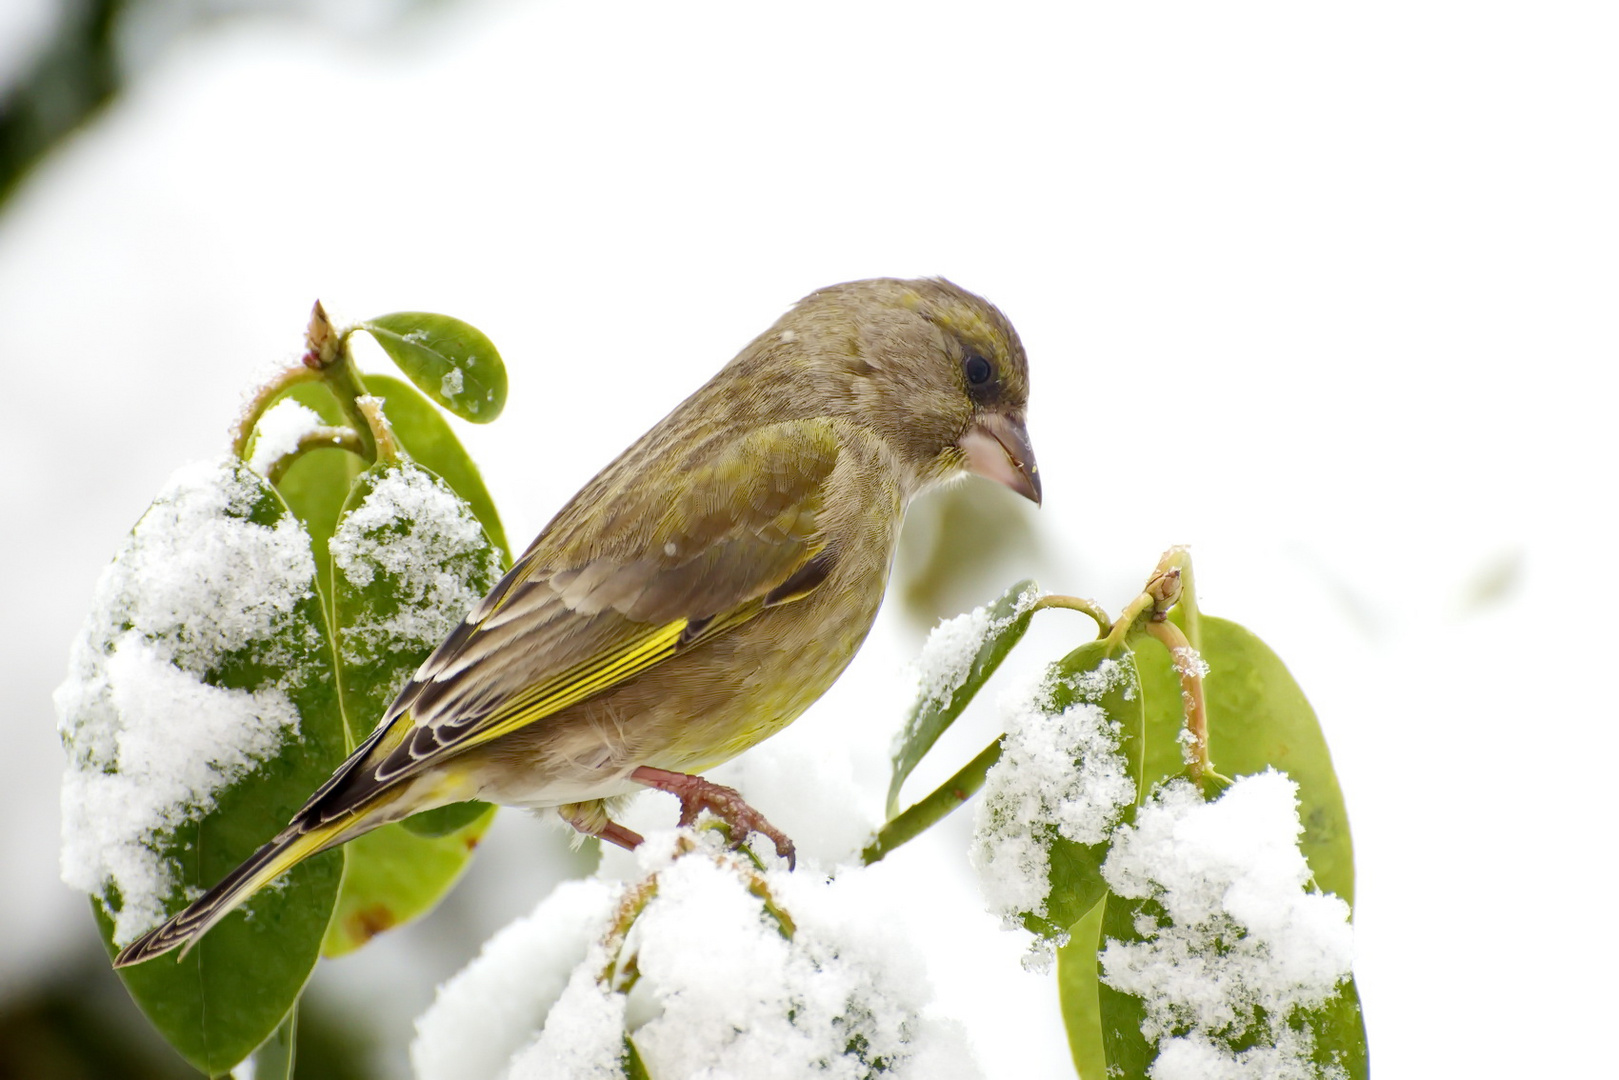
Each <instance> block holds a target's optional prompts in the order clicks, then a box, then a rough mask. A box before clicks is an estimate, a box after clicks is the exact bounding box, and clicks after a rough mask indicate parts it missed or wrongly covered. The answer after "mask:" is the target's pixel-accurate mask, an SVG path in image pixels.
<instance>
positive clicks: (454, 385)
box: [438, 368, 465, 398]
mask: <svg viewBox="0 0 1619 1080" xmlns="http://www.w3.org/2000/svg"><path fill="white" fill-rule="evenodd" d="M464 388H465V383H464V381H463V377H462V375H461V369H460V368H451V369H450V370H449V371H446V372H445V373H444V378H442V379H440V380H439V383H438V392H439V393H440V394H442V395H443V396H445V397H447V398H453V397H455V396H457V395H458V394H460V393H461V391H462V390H463V389H464Z"/></svg>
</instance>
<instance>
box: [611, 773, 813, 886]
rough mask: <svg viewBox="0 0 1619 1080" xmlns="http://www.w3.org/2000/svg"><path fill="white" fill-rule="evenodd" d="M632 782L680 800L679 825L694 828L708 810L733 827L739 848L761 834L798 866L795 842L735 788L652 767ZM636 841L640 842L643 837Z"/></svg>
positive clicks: (789, 864) (639, 774)
mask: <svg viewBox="0 0 1619 1080" xmlns="http://www.w3.org/2000/svg"><path fill="white" fill-rule="evenodd" d="M630 779H631V780H634V781H635V782H636V783H638V784H645V785H646V786H647V787H649V788H656V789H657V790H659V791H667V792H668V793H669V794H671V795H673V796H674V797H675V798H677V799H679V800H680V824H682V825H692V824H695V823H696V821H697V815H698V814H701V813H702V812H703V811H704V810H707V811H709V812H711V813H712V814H713V815H714V816H715V817H717V818H719V819H720V820H721V821H723V822H725V823H726V824H727V825H729V826H731V829H732V832H733V835H734V838H735V842H736V843H737V844H741V843H742V842H743V841H745V840H746V839H747V836H748V834H749V833H755V832H756V833H760V834H762V835H764V836H766V837H769V839H770V841H771V843H773V844H775V845H776V854H777V855H780V856H781V857H782V858H784V859H786V860H787V867H788V869H791V868H792V867H793V865H794V863H795V862H796V852H795V851H794V849H793V842H792V841H791V840H789V839H787V834H786V833H784V832H782V831H781V830H780V829H778V828H776V827H775V826H774V825H772V824H770V822H768V821H766V820H765V816H764V815H763V814H761V813H759V811H757V810H755V809H754V808H753V807H751V806H749V805H748V803H747V800H746V799H744V798H743V797H742V796H741V794H740V793H739V792H738V791H737V790H736V789H735V788H728V787H725V786H723V785H721V784H715V783H712V782H711V781H708V780H704V779H703V778H702V777H701V776H691V775H688V774H687V773H678V772H670V771H669V770H668V769H654V768H652V767H651V766H649V765H643V766H641V767H640V768H638V769H636V770H635V771H634V772H632V773H630ZM614 828H618V826H614ZM624 831H625V832H628V831H629V830H628V829H625V830H624ZM631 835H634V834H633V833H632V834H631ZM636 839H637V840H639V839H640V837H636ZM614 842H615V843H616V842H617V841H614Z"/></svg>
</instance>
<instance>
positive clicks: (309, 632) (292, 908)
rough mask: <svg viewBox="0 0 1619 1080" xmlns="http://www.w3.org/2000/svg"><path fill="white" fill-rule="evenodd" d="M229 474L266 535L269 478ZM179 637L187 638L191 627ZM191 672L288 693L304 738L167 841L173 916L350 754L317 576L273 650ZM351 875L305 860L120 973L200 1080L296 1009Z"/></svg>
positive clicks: (271, 520)
mask: <svg viewBox="0 0 1619 1080" xmlns="http://www.w3.org/2000/svg"><path fill="white" fill-rule="evenodd" d="M233 475H234V480H235V481H236V482H239V483H242V484H249V485H253V487H254V488H255V489H257V492H258V494H257V497H256V501H255V502H254V503H253V505H252V507H251V510H250V511H248V512H247V513H245V514H242V515H237V514H236V513H235V512H234V511H233V510H227V511H226V512H227V513H228V514H231V516H242V517H244V518H245V520H248V521H251V522H253V523H255V524H258V525H263V526H266V527H275V526H276V525H277V524H278V523H279V522H281V521H282V520H283V519H284V518H285V516H286V514H287V509H286V507H285V505H284V504H283V503H282V501H281V499H280V498H279V497H278V496H277V495H276V493H275V492H274V491H273V490H272V489H271V488H270V487H269V485H268V484H267V483H266V482H265V481H264V480H263V479H262V478H261V477H259V476H258V475H257V474H256V473H254V472H252V471H251V470H250V469H248V468H247V467H246V466H245V465H241V464H237V465H236V466H235V467H234V474H233ZM171 632H172V633H175V634H177V635H182V636H183V635H185V634H186V632H187V631H186V628H185V627H183V626H182V627H177V628H174V629H173V630H172V631H171ZM194 674H196V675H198V676H199V677H200V678H201V680H202V681H203V682H205V683H207V684H208V685H210V686H215V687H219V688H223V689H233V690H246V691H250V692H257V691H263V690H268V689H270V688H274V687H279V688H281V689H282V690H284V691H285V693H286V694H287V696H288V697H289V698H290V700H291V701H292V704H293V705H294V706H295V707H296V709H297V712H298V716H299V733H298V737H297V738H296V739H291V740H289V741H288V742H287V744H286V745H285V746H284V747H283V748H282V750H281V752H280V753H279V754H277V755H276V756H275V757H274V758H271V759H269V760H266V761H264V762H262V763H260V764H259V765H258V766H256V767H255V768H253V769H252V770H251V771H249V772H248V773H247V774H246V775H244V776H243V777H241V778H240V779H239V780H237V781H236V782H235V783H232V784H230V785H228V786H227V787H225V788H224V789H223V790H221V791H219V792H217V793H216V795H215V800H214V808H213V809H212V810H211V811H210V812H209V813H208V814H207V815H206V816H205V817H204V818H203V819H202V820H201V821H194V822H188V823H186V824H183V825H181V826H178V827H176V828H174V829H173V830H172V832H169V833H166V834H160V844H161V851H162V855H163V858H164V860H165V861H166V862H167V864H168V865H169V867H170V869H171V870H172V872H173V874H174V876H175V878H176V879H177V880H178V886H177V888H176V890H175V892H174V894H173V895H172V896H171V897H170V899H169V903H168V910H169V911H170V912H171V913H172V912H174V911H178V910H179V909H180V908H181V907H182V906H183V905H184V904H185V903H186V902H187V900H188V899H189V897H191V896H194V895H196V894H198V893H200V892H202V891H203V890H204V889H206V888H208V887H209V886H212V885H213V884H215V883H216V882H217V881H218V880H219V879H220V878H222V877H224V876H225V874H227V873H228V872H229V871H231V870H232V869H234V868H235V867H236V866H237V864H239V863H240V862H242V861H243V860H244V859H246V858H247V857H248V856H249V855H251V854H252V853H253V852H254V851H255V850H256V849H257V848H258V847H259V846H260V845H261V844H263V843H264V842H265V841H266V840H268V839H269V838H270V837H272V836H274V835H275V834H276V832H277V831H279V830H280V829H281V827H282V826H284V825H285V824H286V823H287V821H288V820H290V819H291V817H292V815H293V814H294V813H295V812H296V811H297V810H298V808H299V807H300V806H302V805H303V802H304V800H305V799H306V798H307V797H308V796H309V794H310V793H311V792H313V791H314V790H315V789H316V788H318V787H319V786H320V785H321V783H322V782H324V781H325V779H326V777H327V776H328V775H329V774H330V773H331V772H332V771H333V770H334V769H335V768H336V767H337V765H338V764H339V763H340V762H341V761H342V759H343V755H344V740H343V721H342V716H341V714H340V712H339V710H338V703H337V700H336V694H335V691H334V689H333V684H334V680H333V673H332V667H331V646H330V642H329V639H328V637H327V629H326V622H325V618H324V615H323V613H322V609H321V604H320V601H319V598H318V596H317V594H316V592H315V582H314V580H313V578H311V579H310V581H309V591H308V593H307V595H306V596H305V597H304V598H303V599H302V600H300V601H299V602H298V603H297V605H296V606H295V608H294V609H293V610H292V611H291V612H290V614H289V615H288V617H287V618H286V619H285V620H284V621H283V622H281V623H280V624H279V625H278V631H277V634H276V636H275V637H274V639H273V640H266V641H261V642H255V643H252V644H250V645H249V646H247V647H245V648H244V649H243V650H242V651H241V652H240V653H237V654H233V655H230V656H228V657H226V658H224V659H223V660H221V661H220V662H218V663H217V664H215V665H214V666H213V667H212V668H210V669H208V670H206V671H201V672H195V673H194ZM175 720H176V723H180V722H182V718H180V717H176V718H175ZM342 869H343V854H342V852H341V851H330V852H326V853H323V854H321V855H317V856H314V857H313V858H310V859H307V860H305V861H304V862H302V863H300V864H298V865H297V866H295V867H293V868H292V869H291V870H290V871H288V872H287V873H286V874H285V875H283V876H282V877H281V878H280V879H278V881H277V883H276V884H275V886H274V887H272V888H267V889H265V890H263V891H261V892H260V893H258V894H257V895H255V896H254V897H252V898H251V899H250V900H248V901H247V903H246V904H244V905H243V906H242V907H241V908H239V909H238V910H236V911H235V912H233V913H231V914H230V915H228V916H226V917H225V918H224V919H223V920H222V921H221V922H220V923H219V924H218V925H217V926H215V927H214V928H213V929H212V930H211V931H209V932H208V934H206V935H205V936H204V937H203V938H202V939H201V940H200V941H199V942H198V943H197V944H196V946H195V947H194V948H192V950H191V951H190V952H189V953H188V954H187V955H186V956H185V958H184V959H183V960H180V961H178V962H176V961H175V960H174V959H173V957H172V956H166V957H159V958H156V959H154V960H151V961H149V962H147V963H144V964H140V965H137V966H135V967H129V968H122V969H120V970H119V972H118V974H119V976H120V977H121V978H122V979H123V981H124V984H125V986H126V987H127V988H128V989H129V993H130V996H131V997H133V998H134V999H135V1002H136V1004H137V1005H139V1006H140V1008H141V1010H142V1011H143V1012H144V1013H145V1014H146V1015H147V1017H148V1018H149V1019H150V1020H151V1021H152V1024H153V1025H154V1026H155V1027H156V1028H157V1029H158V1031H159V1032H160V1033H161V1034H162V1035H163V1037H164V1038H165V1039H167V1040H168V1041H169V1042H170V1044H171V1045H173V1046H174V1048H175V1049H176V1050H177V1051H179V1053H180V1054H181V1055H182V1056H183V1057H184V1058H185V1059H186V1060H187V1061H189V1062H190V1063H191V1064H192V1065H194V1066H196V1067H197V1068H198V1069H200V1070H202V1071H203V1072H204V1073H207V1074H210V1075H214V1074H218V1073H223V1072H225V1071H227V1070H229V1069H230V1068H232V1067H233V1066H235V1065H236V1064H237V1063H238V1062H240V1061H241V1060H242V1059H243V1058H245V1057H247V1055H248V1054H250V1053H251V1052H252V1051H253V1050H254V1048H255V1047H257V1046H259V1045H260V1044H261V1043H263V1042H264V1041H265V1039H266V1038H268V1037H269V1036H270V1035H271V1034H272V1033H273V1032H274V1031H275V1030H276V1029H277V1028H278V1027H279V1026H280V1024H281V1023H282V1021H283V1020H284V1019H285V1018H286V1016H287V1015H288V1012H289V1010H291V1009H292V1007H293V1006H294V1004H295V1003H296V1001H297V1000H298V995H299V993H300V992H301V990H302V989H303V986H304V983H305V981H306V980H307V979H308V977H309V974H310V971H311V970H312V969H313V967H314V964H315V960H316V958H317V956H318V954H319V948H320V941H321V938H322V936H323V935H324V934H325V931H326V924H327V922H328V921H329V919H330V918H331V914H332V910H333V906H334V903H335V900H336V896H337V889H338V882H339V879H340V877H341V875H342ZM108 903H109V904H110V910H109V909H108V908H104V907H103V906H102V904H101V902H99V901H93V905H94V907H95V914H96V918H97V922H98V924H99V925H100V928H101V932H102V938H103V941H104V943H105V944H106V946H107V950H108V954H109V955H112V954H113V953H115V952H116V949H115V948H114V947H113V945H112V931H113V921H112V914H111V913H112V911H115V910H117V909H118V908H119V906H120V903H121V901H120V900H119V899H118V898H117V897H116V895H114V896H110V897H109V898H108Z"/></svg>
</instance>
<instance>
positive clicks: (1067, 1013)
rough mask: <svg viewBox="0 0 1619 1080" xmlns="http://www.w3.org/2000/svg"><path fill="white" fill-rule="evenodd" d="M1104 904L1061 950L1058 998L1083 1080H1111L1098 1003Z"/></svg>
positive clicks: (1072, 932)
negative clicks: (1103, 1045) (1100, 940)
mask: <svg viewBox="0 0 1619 1080" xmlns="http://www.w3.org/2000/svg"><path fill="white" fill-rule="evenodd" d="M1104 906H1105V898H1104V903H1102V904H1097V905H1095V906H1094V907H1092V908H1091V910H1090V911H1088V912H1086V914H1085V917H1084V918H1083V919H1080V920H1079V921H1078V922H1077V923H1075V924H1074V925H1073V926H1071V927H1070V928H1069V930H1068V934H1069V938H1068V943H1067V944H1066V945H1063V946H1062V947H1061V948H1059V949H1058V950H1057V996H1058V999H1059V1000H1060V1001H1061V1003H1062V1021H1063V1026H1064V1027H1065V1028H1066V1029H1067V1030H1068V1052H1069V1053H1070V1054H1072V1055H1073V1057H1074V1070H1075V1071H1076V1072H1077V1073H1079V1075H1080V1077H1081V1080H1107V1055H1106V1054H1105V1053H1104V1052H1103V1050H1102V1011H1101V1005H1100V1003H1099V1002H1098V999H1097V980H1096V948H1097V944H1098V941H1099V939H1100V938H1101V936H1102V911H1103V908H1104Z"/></svg>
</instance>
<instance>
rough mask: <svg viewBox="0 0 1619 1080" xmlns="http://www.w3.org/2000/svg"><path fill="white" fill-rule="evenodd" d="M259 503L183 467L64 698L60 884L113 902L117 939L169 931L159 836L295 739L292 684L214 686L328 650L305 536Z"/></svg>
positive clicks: (148, 518)
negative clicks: (272, 522) (313, 619)
mask: <svg viewBox="0 0 1619 1080" xmlns="http://www.w3.org/2000/svg"><path fill="white" fill-rule="evenodd" d="M259 493H260V489H259V488H258V487H257V486H256V485H254V484H252V483H250V482H248V481H247V480H246V479H245V478H244V477H243V476H241V475H240V474H238V473H237V472H236V471H235V465H234V464H233V462H232V461H231V460H230V459H222V460H220V461H213V462H203V463H199V464H196V465H192V466H187V467H186V468H183V469H181V470H180V471H178V472H176V473H175V474H174V476H173V477H171V478H170V480H169V482H168V484H167V485H166V486H165V488H164V490H163V491H162V493H161V494H159V495H158V497H157V499H156V501H155V502H154V503H153V504H152V506H151V508H150V509H149V510H148V511H147V513H146V514H145V516H143V517H142V518H141V520H140V522H139V523H137V524H136V526H135V528H134V530H133V531H132V532H131V534H130V536H129V537H128V539H127V540H126V541H125V542H124V545H123V547H122V548H121V549H120V551H119V552H118V554H117V556H116V557H115V558H114V559H113V561H112V563H111V564H110V565H109V566H108V567H107V568H106V569H105V570H104V571H103V572H102V575H101V579H100V581H99V582H98V584H97V586H96V594H95V599H94V601H93V603H92V606H91V610H90V614H89V615H88V616H87V617H86V619H85V622H84V625H83V627H82V629H81V630H80V632H79V635H78V637H77V638H76V639H75V640H74V643H73V646H72V651H71V654H70V659H69V671H68V678H67V680H66V681H65V682H63V683H62V685H61V686H60V687H58V688H57V690H56V693H55V703H56V711H57V717H58V729H59V730H60V732H61V735H62V741H63V743H64V745H65V746H66V748H67V752H68V758H69V763H68V768H67V771H66V774H65V775H64V777H63V781H62V879H63V880H64V881H65V882H66V883H67V884H68V885H70V886H72V887H73V888H76V889H80V890H82V891H84V892H87V893H90V894H92V895H95V896H97V897H99V898H101V900H102V901H103V903H104V904H106V905H107V906H108V907H109V910H110V909H111V906H112V903H111V901H112V899H113V894H114V893H115V894H116V903H117V910H116V911H113V912H112V914H113V915H114V932H113V940H114V941H115V942H117V943H118V944H120V945H122V944H127V943H128V942H129V941H131V940H133V939H134V937H135V935H136V934H137V933H138V932H140V931H142V930H145V929H146V928H147V927H149V926H151V925H153V924H154V923H157V922H159V921H161V919H162V917H163V914H164V909H165V906H166V903H167V902H168V901H169V900H170V899H171V897H172V896H173V894H174V893H175V892H176V890H177V888H178V883H177V882H176V881H174V880H173V878H172V876H171V875H170V873H169V871H168V869H167V867H166V866H165V865H164V863H163V862H162V861H161V859H160V857H159V855H158V853H157V852H156V851H155V850H154V847H155V846H156V845H157V843H158V839H159V838H160V837H161V835H162V834H164V833H167V832H170V831H172V830H173V829H175V828H177V827H179V826H180V825H182V824H184V823H186V822H188V821H195V820H198V819H199V818H201V817H202V816H203V815H205V814H206V813H207V812H208V811H209V810H210V809H211V808H212V806H213V798H214V795H215V793H216V792H218V791H219V790H220V789H221V788H222V787H224V786H226V785H228V784H230V783H232V782H234V781H236V780H237V779H239V778H240V777H242V776H243V775H245V774H246V773H247V772H248V771H249V770H251V769H252V767H253V766H254V765H255V764H256V763H257V762H260V761H262V760H264V759H266V758H268V757H271V756H273V755H274V754H275V753H276V752H277V751H278V750H279V749H280V747H281V746H282V745H283V744H284V742H285V740H287V739H289V738H292V737H294V736H295V735H296V734H297V731H298V713H297V710H296V708H295V707H294V706H293V704H292V702H291V700H290V699H289V698H288V696H287V690H288V689H290V688H292V687H291V686H289V685H278V684H269V685H261V686H258V687H256V688H254V689H252V690H247V689H227V688H222V687H218V686H213V685H209V683H208V682H205V681H204V679H206V678H208V677H210V676H213V675H215V674H216V673H217V672H218V670H219V669H220V667H221V666H222V665H224V664H226V663H227V662H233V661H239V660H241V659H242V658H243V657H244V656H248V657H251V658H252V659H253V660H254V661H257V662H259V663H262V664H265V665H267V666H270V667H277V666H284V665H286V664H288V663H289V661H290V660H291V659H293V658H294V657H295V656H296V655H297V653H298V652H299V651H300V650H302V649H309V648H314V647H316V645H317V643H316V642H314V641H313V640H311V639H313V638H314V637H315V635H316V634H317V633H318V631H316V629H315V628H314V627H312V626H309V625H308V624H306V623H302V622H299V621H295V620H294V612H295V609H296V607H297V606H298V604H299V603H300V602H301V601H303V600H305V599H306V598H308V597H309V596H310V595H312V592H313V586H314V575H315V563H314V558H313V556H312V555H311V554H310V548H309V538H308V535H307V534H306V533H305V532H304V530H303V528H302V526H301V525H299V524H298V522H297V521H296V519H294V518H292V517H291V516H290V515H289V516H285V517H283V518H282V519H281V520H280V521H279V522H278V524H277V525H276V526H275V527H274V528H271V527H267V526H263V525H257V524H254V523H252V522H250V521H247V520H245V516H246V514H247V513H248V512H249V511H250V510H251V508H252V507H253V505H254V504H255V502H256V501H257V500H258V497H259ZM298 627H302V629H303V633H304V635H305V637H304V638H303V639H302V640H299V639H297V637H296V629H295V628H298ZM289 677H291V678H296V673H295V672H294V674H293V675H291V676H289Z"/></svg>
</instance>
